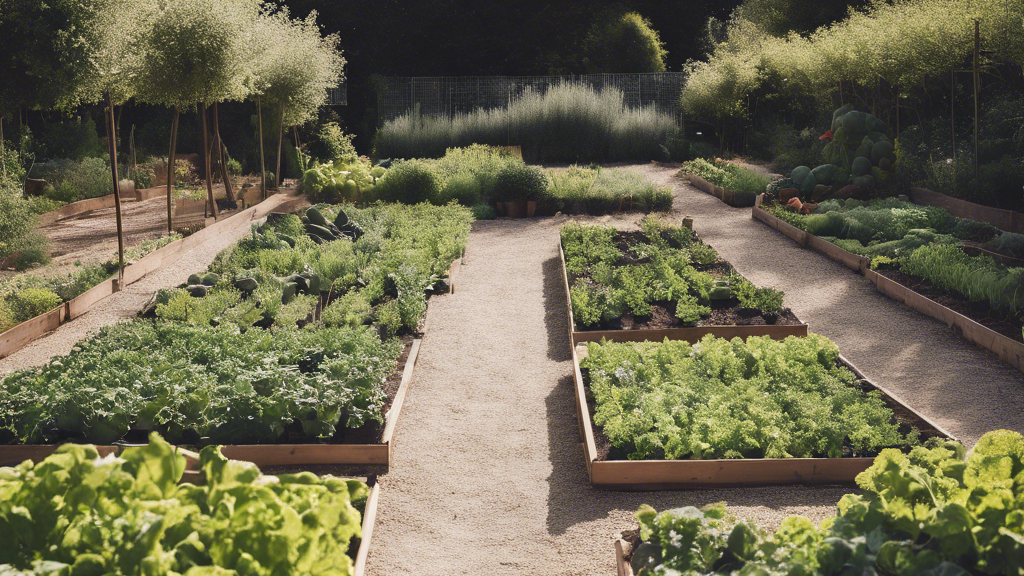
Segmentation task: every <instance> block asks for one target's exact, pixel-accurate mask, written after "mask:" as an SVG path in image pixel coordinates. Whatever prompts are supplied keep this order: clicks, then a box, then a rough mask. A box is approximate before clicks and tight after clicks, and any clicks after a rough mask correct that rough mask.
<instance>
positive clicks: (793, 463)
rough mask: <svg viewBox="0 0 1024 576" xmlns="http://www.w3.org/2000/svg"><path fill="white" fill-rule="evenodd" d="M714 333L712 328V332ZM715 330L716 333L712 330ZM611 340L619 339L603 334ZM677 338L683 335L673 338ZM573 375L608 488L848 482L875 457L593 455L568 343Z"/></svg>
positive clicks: (576, 359) (597, 479)
mask: <svg viewBox="0 0 1024 576" xmlns="http://www.w3.org/2000/svg"><path fill="white" fill-rule="evenodd" d="M712 334H714V332H712ZM716 335H717V334H716ZM726 336H728V335H726ZM608 339H609V341H612V342H625V341H632V340H619V339H617V338H615V337H609V338H608ZM677 340H686V341H688V342H693V341H694V340H689V339H685V338H679V339H677ZM839 358H840V361H842V362H843V363H844V364H845V365H846V366H847V367H848V368H850V370H851V371H853V373H854V374H855V375H856V376H857V378H858V379H859V380H864V381H866V382H868V383H869V384H870V385H871V386H873V387H874V388H875V389H876V390H878V391H880V392H882V393H883V394H885V395H886V396H887V397H888V399H889V400H890V401H892V402H893V403H895V404H898V405H899V406H900V407H901V408H902V409H904V410H906V411H907V412H909V413H911V414H913V415H915V416H917V417H918V418H920V419H921V420H922V421H923V422H925V423H927V424H928V425H929V426H931V428H932V429H933V432H934V433H937V434H939V435H941V436H944V437H946V438H950V439H952V436H950V435H949V433H948V432H946V431H945V430H943V429H942V428H940V427H939V426H938V425H937V424H935V423H934V422H932V421H931V420H929V419H928V418H925V417H924V416H922V415H921V414H919V413H918V412H916V411H915V410H913V409H912V408H910V407H909V406H907V405H906V404H905V403H904V402H902V401H901V400H900V399H899V398H897V397H896V396H895V395H893V394H892V393H891V392H889V391H888V390H886V389H885V388H882V387H881V386H878V385H877V384H875V383H874V382H871V381H870V380H868V379H867V378H866V377H864V375H863V374H862V373H861V372H860V371H859V370H858V369H857V368H856V366H854V365H853V364H852V363H850V361H849V360H847V359H846V358H844V357H843V356H840V357H839ZM572 362H573V380H574V383H575V389H576V415H577V418H578V420H579V425H580V436H581V438H582V440H583V455H584V457H585V459H586V463H587V475H588V476H589V477H590V483H591V484H592V485H594V486H595V487H599V488H606V489H612V490H676V489H689V488H706V487H723V486H764V485H788V484H850V483H853V482H854V480H855V479H856V477H857V474H860V473H861V472H863V471H864V470H867V469H868V467H870V466H871V464H872V463H873V462H874V461H875V459H874V458H757V459H754V458H751V459H745V460H598V459H597V443H596V440H595V435H594V424H593V421H592V420H591V418H590V408H589V406H588V404H587V393H586V385H585V382H584V380H583V373H582V372H581V370H580V354H579V350H578V348H577V346H575V345H574V346H573V348H572Z"/></svg>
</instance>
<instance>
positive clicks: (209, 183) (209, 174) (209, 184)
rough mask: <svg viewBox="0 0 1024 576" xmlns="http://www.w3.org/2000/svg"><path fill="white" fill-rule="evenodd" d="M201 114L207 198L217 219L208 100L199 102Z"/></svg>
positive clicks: (214, 217)
mask: <svg viewBox="0 0 1024 576" xmlns="http://www.w3.org/2000/svg"><path fill="white" fill-rule="evenodd" d="M199 116H201V117H202V119H203V164H204V165H205V166H204V168H203V172H205V173H206V198H207V202H209V204H210V206H209V207H210V209H211V210H212V211H213V219H214V220H216V219H217V202H216V201H215V200H214V199H213V170H211V169H210V161H211V158H210V144H209V139H210V132H209V130H207V128H206V102H200V103H199Z"/></svg>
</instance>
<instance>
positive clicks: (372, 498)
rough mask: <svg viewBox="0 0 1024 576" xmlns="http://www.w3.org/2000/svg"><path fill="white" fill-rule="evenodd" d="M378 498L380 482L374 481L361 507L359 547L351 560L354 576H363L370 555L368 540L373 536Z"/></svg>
mask: <svg viewBox="0 0 1024 576" xmlns="http://www.w3.org/2000/svg"><path fill="white" fill-rule="evenodd" d="M378 500H380V483H379V482H378V483H375V484H374V485H373V487H372V488H370V495H369V496H368V497H367V498H366V508H364V509H363V526H362V528H363V529H362V533H363V534H362V536H361V539H360V541H359V549H358V550H357V551H356V558H355V561H354V562H353V564H354V566H355V568H354V570H353V571H352V574H353V575H354V576H365V574H366V559H367V558H368V557H369V556H370V540H371V539H372V538H373V526H374V524H376V522H377V502H378Z"/></svg>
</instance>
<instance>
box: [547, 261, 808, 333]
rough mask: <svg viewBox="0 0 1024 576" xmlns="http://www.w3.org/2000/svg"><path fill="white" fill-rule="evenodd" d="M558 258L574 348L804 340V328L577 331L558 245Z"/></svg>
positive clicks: (735, 327)
mask: <svg viewBox="0 0 1024 576" xmlns="http://www.w3.org/2000/svg"><path fill="white" fill-rule="evenodd" d="M558 257H559V259H560V260H561V265H562V286H563V287H564V288H565V304H566V307H567V309H568V310H567V313H568V318H569V343H570V344H571V345H572V346H573V347H574V348H575V346H576V344H578V343H580V342H600V341H601V339H602V338H608V339H610V340H614V341H617V342H643V341H653V342H660V341H662V340H664V339H665V338H668V339H669V340H687V341H696V340H699V339H701V338H703V337H704V336H706V335H707V334H715V335H718V336H722V337H723V338H735V337H740V338H746V337H748V336H771V337H772V338H775V339H776V340H782V339H784V338H787V337H789V336H807V324H797V325H795V326H774V325H753V326H697V327H695V328H662V329H657V330H576V320H575V319H574V318H573V315H572V294H571V291H570V289H569V273H568V271H567V270H566V269H565V251H564V250H563V249H562V245H561V243H559V245H558Z"/></svg>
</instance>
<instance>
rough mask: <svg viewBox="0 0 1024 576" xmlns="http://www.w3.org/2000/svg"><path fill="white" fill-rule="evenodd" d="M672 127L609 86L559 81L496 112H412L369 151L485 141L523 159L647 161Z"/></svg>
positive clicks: (418, 152) (425, 149) (399, 153)
mask: <svg viewBox="0 0 1024 576" xmlns="http://www.w3.org/2000/svg"><path fill="white" fill-rule="evenodd" d="M676 130H677V128H676V125H675V120H674V119H673V118H672V117H671V116H669V115H668V114H664V113H660V112H658V111H657V110H655V108H654V107H653V106H642V107H630V106H627V105H626V102H625V98H624V97H623V95H622V92H621V91H619V90H617V89H615V88H605V89H604V90H601V91H598V90H595V89H593V88H591V87H590V86H587V85H585V84H579V83H562V84H558V85H556V86H552V87H551V88H549V89H548V90H547V91H540V90H536V89H532V88H531V89H527V90H526V91H525V92H524V93H523V94H522V96H520V97H518V98H516V99H515V100H514V101H512V103H511V104H510V105H509V106H507V107H503V108H494V109H491V110H476V111H473V112H470V113H462V114H456V115H454V116H452V117H447V116H422V115H421V114H420V113H419V112H418V111H417V110H413V111H412V112H410V113H408V114H405V115H403V116H401V117H399V118H396V119H394V120H392V121H390V122H388V123H386V124H385V125H384V127H383V128H381V129H380V131H379V132H378V133H377V140H376V144H375V148H374V153H375V155H376V156H377V157H380V158H439V157H441V156H444V154H445V151H446V150H447V149H448V148H455V147H466V146H470V145H471V144H489V145H492V146H521V147H522V149H523V157H524V159H525V160H526V161H527V162H616V161H628V160H651V159H654V158H657V157H659V156H661V154H662V149H661V145H662V144H664V143H665V141H666V140H667V138H668V136H669V135H670V134H673V133H675V132H676Z"/></svg>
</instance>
